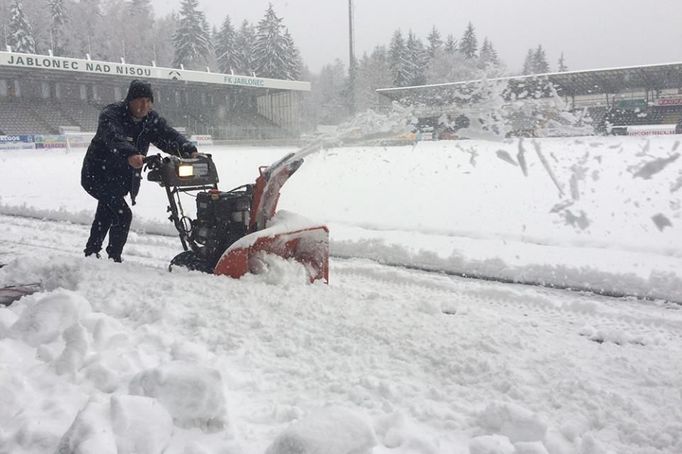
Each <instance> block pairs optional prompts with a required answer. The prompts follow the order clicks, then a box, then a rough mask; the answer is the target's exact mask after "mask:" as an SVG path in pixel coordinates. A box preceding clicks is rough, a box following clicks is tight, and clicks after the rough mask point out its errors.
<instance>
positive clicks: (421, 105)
mask: <svg viewBox="0 0 682 454" xmlns="http://www.w3.org/2000/svg"><path fill="white" fill-rule="evenodd" d="M484 83H488V84H498V85H501V86H503V87H504V88H503V89H504V92H505V98H506V99H507V100H511V99H523V98H524V95H525V99H531V98H532V97H535V96H536V94H537V93H539V97H542V98H545V99H548V98H550V97H551V96H554V95H558V96H559V97H561V98H562V99H563V101H564V102H565V104H566V106H567V107H568V109H569V111H571V112H575V113H579V114H580V116H584V115H587V116H588V117H589V118H590V120H591V123H592V125H593V126H594V130H595V132H597V133H599V134H621V135H622V134H630V135H660V134H674V133H675V132H676V131H677V133H680V126H678V125H680V123H681V122H682V63H669V64H660V65H646V66H633V67H623V68H610V69H596V70H588V71H570V72H559V73H550V74H534V75H528V76H513V77H503V78H496V79H489V80H472V81H463V82H456V83H445V84H434V85H424V86H414V87H399V88H383V89H379V90H377V92H378V93H380V94H381V95H384V96H386V97H388V98H389V99H391V100H393V101H397V102H399V103H401V104H404V105H412V106H415V107H416V111H415V114H416V115H417V117H418V118H419V123H418V125H419V127H421V128H422V129H428V130H433V131H434V136H435V138H444V137H447V136H448V134H449V133H452V132H453V131H451V130H450V131H449V130H448V128H446V127H444V126H442V124H441V123H442V121H441V120H440V119H441V118H442V117H443V115H445V116H448V117H456V116H457V115H459V114H460V113H461V111H462V106H463V105H465V104H467V103H470V102H471V98H470V96H469V94H470V93H471V92H472V90H476V88H477V87H480V86H481V85H482V84H484ZM529 93H530V96H529V95H528V94H529ZM454 120H456V118H454ZM455 123H457V122H456V121H455ZM515 135H520V136H537V135H538V131H537V129H535V128H533V127H532V126H524V127H520V128H519V129H518V130H517V131H516V134H515Z"/></svg>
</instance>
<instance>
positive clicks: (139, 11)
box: [123, 0, 154, 65]
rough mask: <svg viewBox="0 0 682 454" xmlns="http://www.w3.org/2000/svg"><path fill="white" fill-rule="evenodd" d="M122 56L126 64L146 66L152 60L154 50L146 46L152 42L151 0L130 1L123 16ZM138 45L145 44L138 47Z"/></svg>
mask: <svg viewBox="0 0 682 454" xmlns="http://www.w3.org/2000/svg"><path fill="white" fill-rule="evenodd" d="M123 20H124V24H123V25H124V27H125V28H124V30H126V33H125V35H126V36H124V37H123V43H124V56H125V59H126V61H127V62H129V63H137V64H144V65H148V64H150V63H151V61H152V60H154V49H153V48H152V47H150V46H149V45H147V43H149V42H150V41H151V40H152V34H153V27H154V15H153V11H152V5H151V0H131V1H130V3H128V7H127V8H126V14H125V15H124V16H123ZM139 43H145V44H144V45H139Z"/></svg>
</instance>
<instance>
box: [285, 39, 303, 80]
mask: <svg viewBox="0 0 682 454" xmlns="http://www.w3.org/2000/svg"><path fill="white" fill-rule="evenodd" d="M284 40H285V41H286V44H287V57H288V58H287V62H286V63H287V79H291V80H297V79H299V78H300V77H301V70H302V68H303V60H302V59H301V52H299V50H298V48H297V47H296V44H294V39H293V38H292V37H291V33H289V30H288V29H285V30H284Z"/></svg>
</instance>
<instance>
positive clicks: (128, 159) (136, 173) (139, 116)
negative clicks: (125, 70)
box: [81, 80, 197, 262]
mask: <svg viewBox="0 0 682 454" xmlns="http://www.w3.org/2000/svg"><path fill="white" fill-rule="evenodd" d="M153 103H154V93H153V92H152V87H151V85H150V84H149V82H145V81H141V80H133V81H132V82H131V83H130V87H129V88H128V94H127V96H126V98H125V100H123V101H120V102H117V103H114V104H110V105H108V106H106V107H105V108H104V109H103V110H102V112H101V114H100V116H99V123H98V125H97V133H96V134H95V137H94V138H93V139H92V142H91V143H90V146H89V147H88V151H87V153H86V154H85V158H84V159H83V167H82V169H81V186H83V188H84V189H85V190H86V191H87V193H88V194H90V195H91V196H93V197H94V198H95V199H97V201H98V203H97V212H96V213H95V220H94V221H93V223H92V228H91V229H90V238H88V242H87V244H86V245H85V251H84V252H85V256H86V257H88V256H91V255H96V256H97V257H98V258H99V252H100V250H101V249H102V243H103V242H104V238H105V237H106V235H107V233H108V234H109V245H108V246H107V248H106V251H107V254H108V255H109V258H110V259H112V260H114V261H115V262H121V261H122V260H121V253H122V251H123V246H124V245H125V243H126V240H127V238H128V230H129V228H130V222H131V221H132V217H133V214H132V212H131V211H130V208H129V207H128V204H127V203H126V201H125V199H124V197H125V196H126V195H127V194H128V193H130V199H131V201H132V203H133V205H135V197H136V196H137V192H138V190H139V189H140V179H141V178H142V176H141V170H140V169H141V168H142V165H143V158H144V156H146V155H147V152H148V150H149V144H150V143H153V144H154V145H155V146H156V147H158V148H159V149H161V150H163V151H164V152H166V153H169V154H174V155H179V156H182V157H191V156H194V155H196V153H197V149H196V147H195V146H194V145H192V143H190V142H189V141H188V140H187V139H186V138H185V137H184V136H183V135H182V134H180V133H179V132H177V131H176V130H175V129H173V128H172V127H170V126H169V125H168V124H167V122H166V120H165V119H163V118H162V117H160V116H159V114H157V113H156V112H155V111H153V110H152V104H153Z"/></svg>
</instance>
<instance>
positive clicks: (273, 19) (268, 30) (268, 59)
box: [253, 3, 292, 79]
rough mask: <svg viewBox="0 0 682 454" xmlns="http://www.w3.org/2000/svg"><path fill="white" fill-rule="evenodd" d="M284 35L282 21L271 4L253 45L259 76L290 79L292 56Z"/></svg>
mask: <svg viewBox="0 0 682 454" xmlns="http://www.w3.org/2000/svg"><path fill="white" fill-rule="evenodd" d="M284 34H285V27H284V25H283V24H282V19H281V18H280V17H278V16H277V14H276V13H275V9H274V8H273V6H272V3H270V4H269V5H268V9H267V10H266V11H265V16H264V17H263V19H261V20H260V22H258V26H257V28H256V40H255V42H254V43H253V58H254V67H255V72H256V74H257V75H258V76H260V77H272V78H275V79H289V74H288V71H289V59H290V58H292V55H290V52H291V50H290V48H289V43H287V39H286V37H285V36H284Z"/></svg>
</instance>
